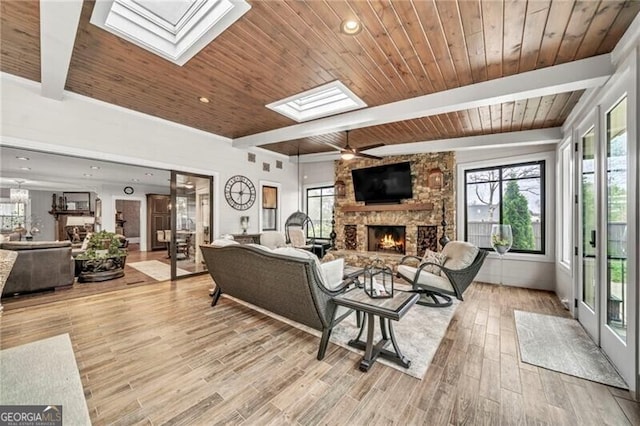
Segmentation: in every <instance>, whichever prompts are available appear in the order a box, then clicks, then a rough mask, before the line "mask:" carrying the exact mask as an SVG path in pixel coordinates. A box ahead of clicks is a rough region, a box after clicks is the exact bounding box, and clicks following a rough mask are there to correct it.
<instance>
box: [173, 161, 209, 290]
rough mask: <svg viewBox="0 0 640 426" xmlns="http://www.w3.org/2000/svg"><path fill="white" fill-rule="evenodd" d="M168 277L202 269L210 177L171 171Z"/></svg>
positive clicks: (205, 241) (207, 226)
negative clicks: (201, 248) (169, 269)
mask: <svg viewBox="0 0 640 426" xmlns="http://www.w3.org/2000/svg"><path fill="white" fill-rule="evenodd" d="M171 188H172V192H171V196H172V205H173V206H174V209H173V215H172V223H173V226H172V229H171V258H172V261H171V271H172V272H171V275H172V279H175V278H177V277H182V276H188V275H192V274H197V273H201V272H204V271H206V270H207V269H206V265H205V264H204V259H203V258H202V253H201V252H200V245H201V244H207V243H209V242H210V241H211V235H212V227H211V222H212V209H211V206H210V201H211V200H212V198H213V197H212V196H211V195H212V194H211V193H212V178H211V177H208V176H199V175H193V174H182V173H177V172H174V173H173V179H172V185H171Z"/></svg>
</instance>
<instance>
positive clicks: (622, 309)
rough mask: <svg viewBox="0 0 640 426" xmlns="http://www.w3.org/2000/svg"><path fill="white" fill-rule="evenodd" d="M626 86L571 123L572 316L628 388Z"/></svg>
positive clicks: (631, 310)
mask: <svg viewBox="0 0 640 426" xmlns="http://www.w3.org/2000/svg"><path fill="white" fill-rule="evenodd" d="M632 125H634V124H633V122H632V120H631V119H630V113H629V108H628V96H627V93H624V92H622V93H621V92H617V93H615V94H613V93H612V94H610V95H609V96H608V97H606V98H605V99H604V101H603V102H602V103H601V104H600V106H599V107H598V108H596V109H595V111H594V113H593V114H592V115H591V116H590V117H588V118H587V119H586V120H585V121H584V122H583V123H582V124H581V125H580V126H579V128H578V134H577V137H578V144H577V148H578V153H577V158H578V162H577V164H578V167H577V173H578V179H577V183H578V185H577V195H578V199H577V204H578V209H577V213H578V221H577V223H578V228H579V229H578V233H577V236H578V244H577V246H578V247H577V248H578V253H577V254H578V259H579V262H578V274H577V290H578V291H577V295H578V297H577V315H578V320H579V321H580V323H581V324H582V325H583V327H584V328H585V330H586V331H587V332H588V333H589V334H590V335H591V337H592V338H593V340H594V342H595V343H596V344H597V345H599V346H600V347H601V348H602V350H603V351H604V353H605V354H606V355H607V356H608V357H609V359H610V360H611V362H612V363H613V365H614V366H615V367H616V369H617V370H618V372H619V373H620V375H621V376H622V377H623V379H624V380H625V381H626V382H627V384H628V385H629V386H630V388H631V389H634V388H635V380H636V356H637V348H636V336H637V331H636V329H635V321H636V315H637V305H636V303H635V300H636V298H637V293H636V292H637V285H633V283H636V282H637V277H636V276H635V270H636V269H635V268H636V266H635V261H634V259H635V258H636V256H637V252H636V250H637V248H636V247H634V245H633V244H632V243H631V241H635V232H637V231H636V230H635V227H634V225H633V218H634V217H636V215H637V205H635V203H636V201H635V198H634V197H633V194H634V193H635V191H636V188H635V186H636V184H635V179H634V175H635V172H633V167H631V164H632V162H633V156H634V155H635V154H634V149H633V146H632V141H633V138H630V137H629V134H630V127H631V126H632Z"/></svg>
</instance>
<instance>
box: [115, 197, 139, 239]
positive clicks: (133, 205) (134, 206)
mask: <svg viewBox="0 0 640 426" xmlns="http://www.w3.org/2000/svg"><path fill="white" fill-rule="evenodd" d="M140 207H141V204H140V201H138V200H116V212H115V215H116V217H115V221H116V234H121V235H124V236H125V237H126V238H127V240H128V241H129V244H136V245H139V244H140V226H141V222H140Z"/></svg>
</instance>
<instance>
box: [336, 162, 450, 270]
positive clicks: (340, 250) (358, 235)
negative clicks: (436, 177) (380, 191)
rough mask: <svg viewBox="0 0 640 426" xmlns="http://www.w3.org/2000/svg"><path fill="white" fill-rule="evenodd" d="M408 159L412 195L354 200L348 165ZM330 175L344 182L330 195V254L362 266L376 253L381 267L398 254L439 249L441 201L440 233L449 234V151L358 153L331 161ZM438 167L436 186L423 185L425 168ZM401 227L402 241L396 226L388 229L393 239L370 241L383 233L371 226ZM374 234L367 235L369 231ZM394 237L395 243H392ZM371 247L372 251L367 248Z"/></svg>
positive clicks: (426, 181) (396, 260) (376, 227)
mask: <svg viewBox="0 0 640 426" xmlns="http://www.w3.org/2000/svg"><path fill="white" fill-rule="evenodd" d="M402 161H410V162H411V175H412V189H413V198H411V199H404V200H402V201H401V203H400V204H390V205H384V204H383V205H365V204H364V203H362V202H357V201H356V200H355V194H354V191H353V183H352V177H351V170H352V169H358V168H363V167H371V166H378V165H381V164H393V163H399V162H402ZM335 167H336V169H335V172H336V175H335V180H336V182H337V181H342V182H344V184H345V191H344V193H343V194H340V195H338V196H337V197H336V202H335V232H336V234H337V235H336V248H337V251H336V256H338V257H343V258H344V259H345V261H346V262H347V263H348V264H350V265H354V266H366V265H368V264H370V263H371V259H375V258H379V259H381V260H382V261H384V262H385V264H386V265H387V266H395V265H396V264H397V263H398V261H399V260H400V259H401V258H402V257H403V256H404V255H417V256H422V255H423V254H424V252H425V250H426V249H430V250H440V249H441V247H440V245H439V244H438V239H439V238H440V237H442V235H443V227H442V225H441V222H442V219H443V206H444V208H445V211H444V213H445V220H446V222H447V226H446V235H447V236H448V237H449V238H450V239H452V240H453V239H455V235H456V223H455V215H456V210H455V187H456V186H455V154H454V153H453V152H438V153H424V154H414V155H399V156H390V157H385V158H384V159H382V160H371V159H366V158H358V159H353V160H350V161H337V162H336V166H335ZM434 168H439V169H440V170H441V171H442V172H443V181H442V185H441V186H439V187H431V186H429V182H428V176H429V173H430V170H433V169H434ZM388 227H393V228H401V229H402V232H403V233H404V236H403V237H402V238H404V242H402V241H401V240H402V238H400V235H396V233H397V231H395V230H394V231H392V232H391V233H390V235H391V237H392V239H393V241H394V242H393V243H391V242H383V243H382V250H379V248H380V243H379V242H372V240H373V241H376V239H379V238H383V239H384V236H385V235H384V233H383V235H382V236H380V235H378V236H376V235H375V234H376V232H375V231H374V229H379V228H388ZM372 233H373V234H374V235H373V237H372V236H371V234H372ZM397 240H400V242H397ZM373 250H375V251H373Z"/></svg>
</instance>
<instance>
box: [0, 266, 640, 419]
mask: <svg viewBox="0 0 640 426" xmlns="http://www.w3.org/2000/svg"><path fill="white" fill-rule="evenodd" d="M211 285H212V281H211V278H210V277H209V276H208V275H207V276H198V277H193V278H188V279H184V280H180V281H177V282H162V283H157V284H155V285H145V286H126V287H125V288H123V289H116V290H113V291H110V292H105V293H99V294H89V295H81V296H78V297H74V298H67V299H64V298H63V299H60V300H55V299H54V298H49V299H47V301H46V303H40V304H36V305H35V306H18V305H17V304H15V303H8V304H7V308H8V309H6V310H5V312H4V313H3V314H2V316H1V317H0V347H1V348H2V349H5V348H9V347H13V346H16V345H20V344H24V343H28V342H32V341H34V340H38V339H43V338H46V337H50V336H54V335H57V334H60V333H69V334H70V336H71V340H72V342H73V347H74V351H75V355H76V359H77V362H78V366H79V368H80V375H81V378H82V383H83V386H84V392H85V396H86V398H87V405H88V407H89V412H90V415H91V420H92V422H93V423H94V424H96V425H101V424H164V423H168V424H197V425H200V424H301V425H312V424H349V425H354V424H356V425H359V424H401V425H406V424H429V425H439V424H442V425H448V424H488V425H494V424H508V425H512V424H549V425H555V424H578V423H580V424H582V423H588V424H620V425H625V424H627V425H632V424H638V423H637V422H638V419H639V418H640V406H639V405H638V403H637V402H634V401H632V398H631V397H630V395H629V393H628V392H625V391H622V390H620V389H614V388H610V387H607V386H603V385H599V384H594V383H592V382H589V381H586V380H582V379H578V378H574V377H570V376H566V375H563V374H560V373H556V372H553V371H549V370H544V369H541V368H538V367H534V366H531V365H528V364H524V363H522V361H521V360H520V358H519V352H518V349H517V341H516V334H515V327H514V323H513V321H514V320H513V310H514V309H524V310H528V311H532V312H539V313H546V314H552V315H559V316H566V315H567V314H566V311H564V310H563V308H562V307H561V305H560V303H559V302H558V301H557V299H556V297H555V295H553V294H551V293H547V292H540V291H533V290H526V289H519V288H511V287H499V286H495V285H488V284H480V283H475V284H473V286H472V287H471V288H470V289H469V290H468V291H467V293H465V302H463V303H461V304H460V307H459V308H458V310H457V311H456V313H455V315H454V317H453V320H452V322H451V324H450V325H449V328H448V330H447V333H446V337H445V339H444V340H443V342H442V343H441V345H440V347H439V348H438V350H437V352H436V355H435V357H434V360H433V363H432V365H431V366H430V368H429V370H428V371H427V373H426V377H425V378H424V380H417V379H414V378H412V377H410V376H407V375H405V374H403V373H401V372H399V371H397V370H394V369H392V368H389V367H386V366H384V365H382V364H379V363H378V364H375V365H374V366H373V368H372V369H371V370H370V371H369V372H368V373H366V374H365V373H361V372H360V371H359V370H358V362H359V359H360V355H358V354H355V353H353V352H350V351H347V350H346V349H343V348H341V347H338V346H335V345H333V344H330V345H329V348H328V350H327V356H326V357H325V359H324V360H322V361H317V360H316V359H315V354H316V351H317V347H318V343H319V342H318V338H317V337H314V336H310V335H308V334H306V333H304V332H302V331H300V330H298V329H296V328H293V327H291V326H289V325H286V324H283V323H280V322H278V321H276V320H274V319H272V318H270V317H267V316H265V315H262V314H260V313H257V312H254V311H251V310H250V309H248V308H247V307H244V306H242V305H239V304H237V303H235V302H233V301H230V300H229V299H225V298H222V299H221V300H220V301H219V303H218V306H216V307H215V308H211V307H210V306H209V304H210V298H209V296H208V290H209V288H210V287H211ZM400 344H402V342H400Z"/></svg>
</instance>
